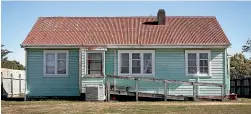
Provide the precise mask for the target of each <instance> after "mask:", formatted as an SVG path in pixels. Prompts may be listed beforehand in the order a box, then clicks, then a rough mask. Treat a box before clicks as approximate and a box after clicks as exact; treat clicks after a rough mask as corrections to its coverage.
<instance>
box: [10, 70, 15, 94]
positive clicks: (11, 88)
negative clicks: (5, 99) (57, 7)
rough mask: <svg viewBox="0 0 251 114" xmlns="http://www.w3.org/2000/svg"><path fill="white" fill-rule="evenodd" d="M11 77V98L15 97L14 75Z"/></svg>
mask: <svg viewBox="0 0 251 114" xmlns="http://www.w3.org/2000/svg"><path fill="white" fill-rule="evenodd" d="M10 77H11V97H13V96H14V93H13V75H12V73H11V74H10Z"/></svg>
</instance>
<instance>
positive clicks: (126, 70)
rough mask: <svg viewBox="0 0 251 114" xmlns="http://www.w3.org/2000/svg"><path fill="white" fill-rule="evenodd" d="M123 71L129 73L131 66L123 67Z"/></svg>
mask: <svg viewBox="0 0 251 114" xmlns="http://www.w3.org/2000/svg"><path fill="white" fill-rule="evenodd" d="M121 73H129V67H121Z"/></svg>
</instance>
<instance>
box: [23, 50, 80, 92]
mask: <svg viewBox="0 0 251 114" xmlns="http://www.w3.org/2000/svg"><path fill="white" fill-rule="evenodd" d="M65 50H69V61H68V62H69V66H68V68H69V69H68V71H69V72H68V77H43V50H42V49H28V50H27V56H28V58H27V81H28V83H27V89H28V96H79V95H80V93H79V81H78V77H79V72H78V71H79V62H78V61H79V59H78V57H79V51H78V49H65Z"/></svg>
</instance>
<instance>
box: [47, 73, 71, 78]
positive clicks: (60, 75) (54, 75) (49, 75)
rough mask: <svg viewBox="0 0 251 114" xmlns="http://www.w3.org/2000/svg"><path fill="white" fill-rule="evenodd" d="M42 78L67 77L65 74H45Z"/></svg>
mask: <svg viewBox="0 0 251 114" xmlns="http://www.w3.org/2000/svg"><path fill="white" fill-rule="evenodd" d="M43 77H46V78H47V77H48V78H51V77H52V78H65V77H69V76H68V75H67V74H45V75H44V76H43Z"/></svg>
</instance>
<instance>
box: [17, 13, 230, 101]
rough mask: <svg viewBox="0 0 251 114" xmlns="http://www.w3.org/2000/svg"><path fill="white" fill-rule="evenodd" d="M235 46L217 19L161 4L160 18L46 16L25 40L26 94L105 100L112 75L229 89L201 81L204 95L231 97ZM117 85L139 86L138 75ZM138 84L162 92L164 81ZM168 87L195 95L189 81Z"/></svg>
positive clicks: (143, 89) (114, 82)
mask: <svg viewBox="0 0 251 114" xmlns="http://www.w3.org/2000/svg"><path fill="white" fill-rule="evenodd" d="M230 45H231V44H230V42H229V40H228V38H227V37H226V35H225V34H224V32H223V30H222V28H221V26H220V24H219V23H218V21H217V19H216V17H213V16H166V13H165V11H164V10H163V9H160V10H159V11H158V12H157V16H145V17H39V18H38V20H37V21H36V23H35V24H34V26H33V27H32V29H31V31H30V32H29V34H28V35H27V37H26V39H25V40H24V41H23V43H22V44H21V47H22V48H24V49H25V52H26V79H27V83H26V96H27V97H39V96H44V97H46V96H80V95H82V94H85V95H89V97H90V98H91V95H95V94H98V98H99V99H103V98H104V99H105V94H104V93H105V92H106V91H105V90H106V89H107V87H108V86H105V85H106V84H105V81H106V77H107V76H121V77H125V76H128V77H145V78H156V79H166V80H176V81H186V82H203V83H216V84H223V85H224V87H225V88H224V91H222V89H221V88H219V87H208V86H198V88H197V95H198V96H217V95H221V94H224V95H227V94H228V93H229V90H230V79H229V72H228V71H229V70H228V58H227V48H228V47H229V46H230ZM110 82H111V83H110ZM110 82H109V84H111V85H114V87H117V88H116V89H120V88H123V87H127V86H128V87H131V88H129V90H128V91H135V88H134V81H132V80H125V79H113V80H112V81H111V80H110ZM137 86H138V87H137V91H140V92H145V93H163V86H162V85H161V84H159V83H154V82H148V81H140V82H139V83H138V85H137ZM109 89H110V87H109ZM127 89H128V88H127ZM164 89H166V90H164V91H167V93H168V95H184V96H190V95H193V86H190V85H184V84H176V83H168V86H167V88H164ZM95 91H96V93H95ZM88 92H89V93H88ZM222 92H223V93H222Z"/></svg>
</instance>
